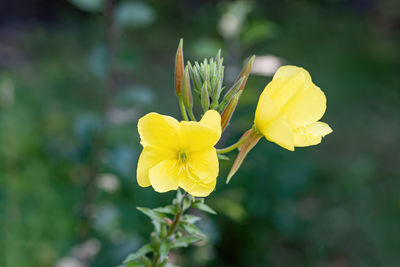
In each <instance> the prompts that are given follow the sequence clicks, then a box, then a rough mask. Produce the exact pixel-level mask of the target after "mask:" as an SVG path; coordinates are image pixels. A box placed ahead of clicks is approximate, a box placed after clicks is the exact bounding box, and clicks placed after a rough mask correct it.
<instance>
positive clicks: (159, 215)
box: [137, 207, 166, 223]
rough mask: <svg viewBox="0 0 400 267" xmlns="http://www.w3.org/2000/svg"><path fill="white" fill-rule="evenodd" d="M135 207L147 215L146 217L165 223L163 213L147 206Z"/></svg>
mask: <svg viewBox="0 0 400 267" xmlns="http://www.w3.org/2000/svg"><path fill="white" fill-rule="evenodd" d="M137 209H138V210H139V211H140V212H142V213H143V214H145V215H147V216H148V217H150V218H151V219H152V220H155V221H157V222H160V223H165V221H164V218H165V217H166V215H165V214H163V213H161V212H158V211H154V210H152V209H149V208H143V207H137Z"/></svg>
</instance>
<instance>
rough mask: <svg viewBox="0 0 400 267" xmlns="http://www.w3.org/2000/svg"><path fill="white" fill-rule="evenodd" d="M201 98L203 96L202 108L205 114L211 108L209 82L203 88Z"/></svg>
mask: <svg viewBox="0 0 400 267" xmlns="http://www.w3.org/2000/svg"><path fill="white" fill-rule="evenodd" d="M200 96H201V107H202V108H203V110H204V112H205V111H207V110H208V108H209V107H210V96H209V95H208V90H207V82H204V84H203V87H202V88H201V95H200Z"/></svg>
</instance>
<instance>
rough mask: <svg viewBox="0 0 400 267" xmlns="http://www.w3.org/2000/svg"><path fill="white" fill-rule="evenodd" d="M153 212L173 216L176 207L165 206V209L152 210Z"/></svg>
mask: <svg viewBox="0 0 400 267" xmlns="http://www.w3.org/2000/svg"><path fill="white" fill-rule="evenodd" d="M153 210H154V211H157V212H161V213H168V214H172V215H175V214H176V213H177V210H176V207H175V206H173V205H169V206H165V207H159V208H155V209H153Z"/></svg>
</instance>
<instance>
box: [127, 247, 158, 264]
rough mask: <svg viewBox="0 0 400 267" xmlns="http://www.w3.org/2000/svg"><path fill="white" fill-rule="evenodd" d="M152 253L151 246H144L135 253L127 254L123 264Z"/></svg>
mask: <svg viewBox="0 0 400 267" xmlns="http://www.w3.org/2000/svg"><path fill="white" fill-rule="evenodd" d="M152 251H154V249H153V246H152V245H151V244H146V245H144V246H142V247H141V248H139V249H138V250H137V251H136V252H135V253H132V254H129V255H128V257H126V259H125V260H124V264H126V263H128V262H131V261H134V260H136V259H138V258H140V257H141V256H144V255H146V254H147V253H149V252H152Z"/></svg>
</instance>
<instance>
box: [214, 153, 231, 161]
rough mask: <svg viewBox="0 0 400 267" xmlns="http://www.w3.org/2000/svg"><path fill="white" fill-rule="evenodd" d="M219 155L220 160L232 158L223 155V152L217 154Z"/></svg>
mask: <svg viewBox="0 0 400 267" xmlns="http://www.w3.org/2000/svg"><path fill="white" fill-rule="evenodd" d="M217 155H218V159H220V160H230V158H229V157H227V156H225V155H222V154H217Z"/></svg>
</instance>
